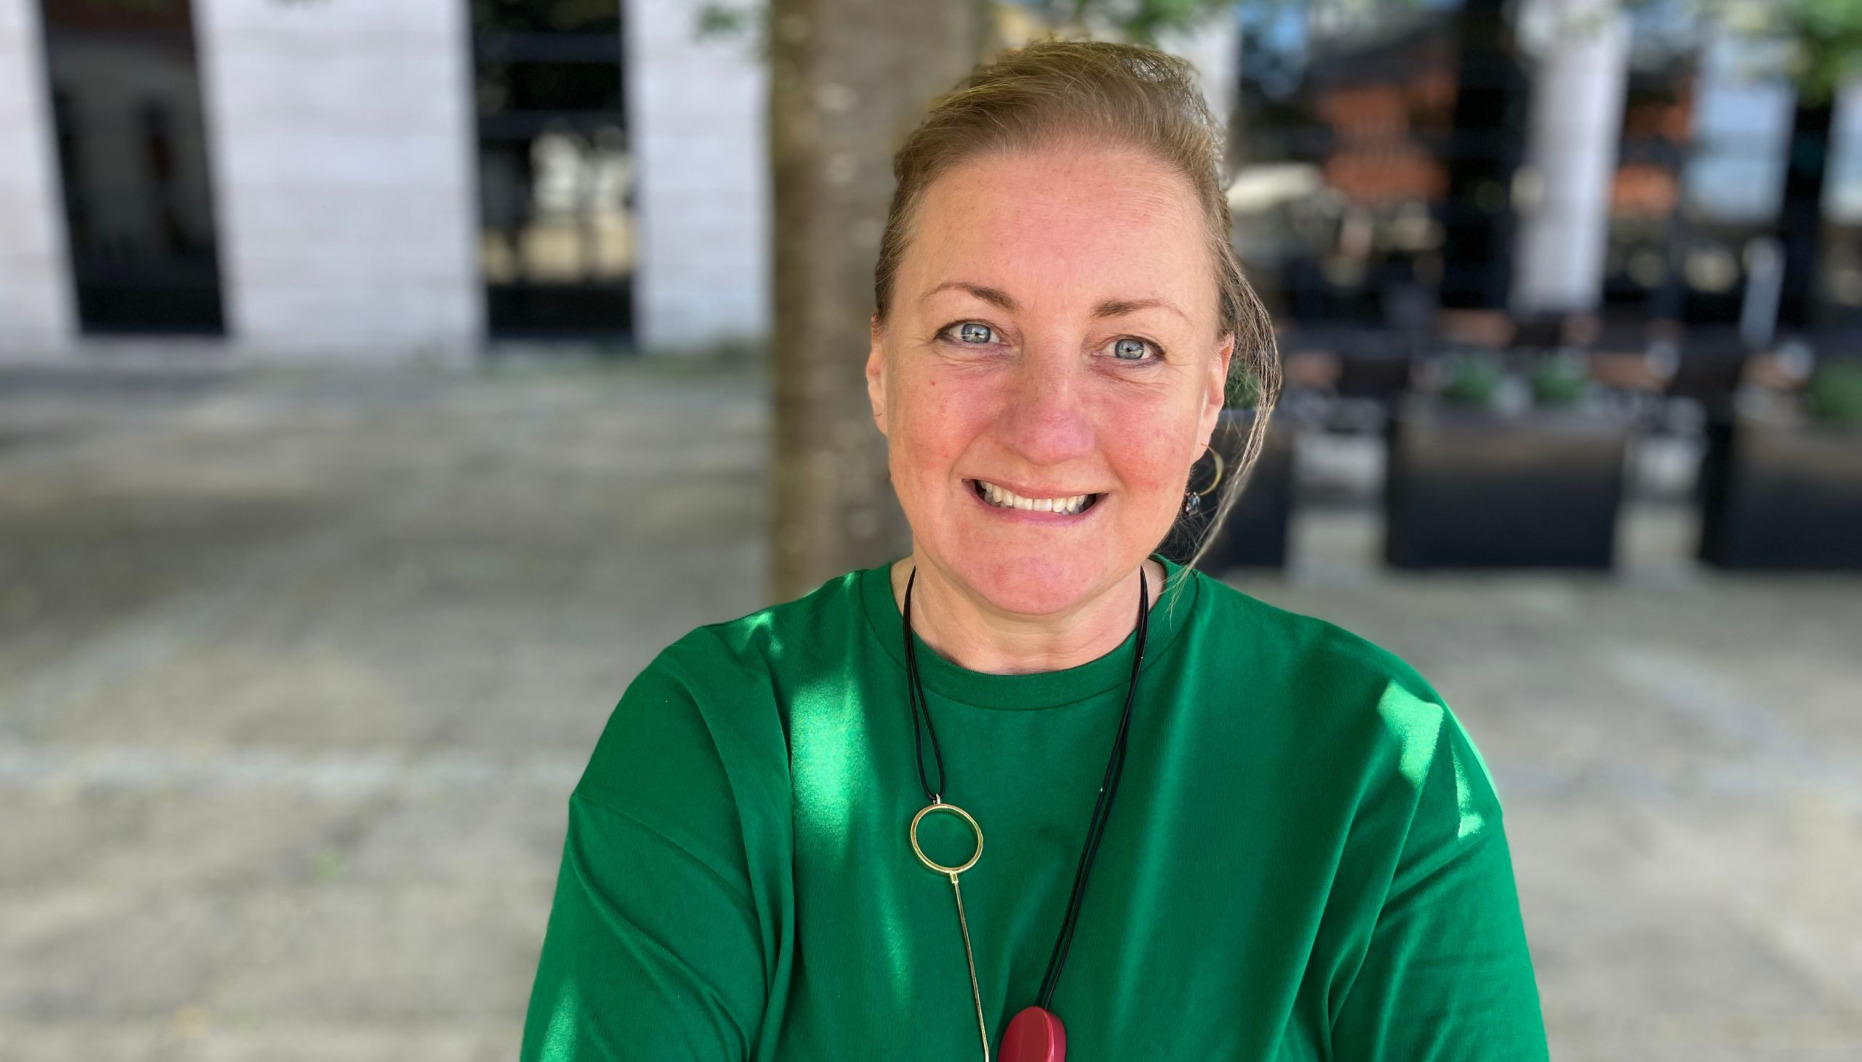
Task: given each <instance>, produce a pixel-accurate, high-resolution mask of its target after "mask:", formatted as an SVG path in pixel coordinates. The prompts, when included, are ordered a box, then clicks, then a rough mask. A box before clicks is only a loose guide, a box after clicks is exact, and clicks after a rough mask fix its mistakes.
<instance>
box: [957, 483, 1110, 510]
mask: <svg viewBox="0 0 1862 1062" xmlns="http://www.w3.org/2000/svg"><path fill="white" fill-rule="evenodd" d="M976 482H977V483H978V484H979V485H980V486H981V487H982V488H983V497H984V498H985V499H986V500H987V501H988V502H989V503H990V504H991V505H999V506H1001V507H1002V508H1004V509H1026V510H1028V511H1030V512H1037V513H1063V514H1066V515H1069V516H1070V515H1072V514H1074V513H1077V512H1079V511H1080V510H1082V509H1084V508H1086V503H1087V501H1089V500H1090V499H1091V498H1092V495H1091V494H1075V495H1074V496H1072V497H1071V498H1024V497H1022V496H1021V495H1019V494H1015V493H1013V492H1011V491H1008V490H1004V489H1003V488H1001V487H998V486H996V485H995V484H994V483H988V482H985V481H983V480H980V479H979V480H977V481H976Z"/></svg>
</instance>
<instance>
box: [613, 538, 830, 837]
mask: <svg viewBox="0 0 1862 1062" xmlns="http://www.w3.org/2000/svg"><path fill="white" fill-rule="evenodd" d="M860 575H861V573H860V572H858V571H854V572H848V573H846V574H844V575H840V576H836V577H835V578H833V579H830V580H828V581H826V582H824V583H822V584H821V585H820V586H819V587H817V588H816V589H814V590H812V591H810V592H809V593H807V594H805V595H803V596H801V597H799V598H796V599H794V600H791V601H786V602H783V603H780V604H776V605H771V606H768V607H766V608H761V609H758V610H756V611H754V612H750V613H746V614H745V615H742V616H738V617H736V618H734V619H730V620H724V621H721V622H717V623H709V624H705V625H702V626H699V627H695V628H693V629H692V630H690V631H688V632H686V633H685V634H684V635H682V636H680V637H679V638H678V639H677V640H675V641H674V642H673V643H672V644H670V645H668V646H666V647H665V648H664V649H661V650H660V651H659V653H658V654H656V655H655V656H654V657H653V659H652V660H651V661H650V662H648V664H647V665H646V667H644V668H642V669H641V671H640V673H639V674H637V675H636V676H634V678H633V679H632V681H630V682H629V683H628V685H627V688H626V689H625V690H624V691H623V692H622V694H621V697H620V700H619V703H617V704H616V705H615V706H614V709H613V711H612V712H611V713H610V714H609V717H608V721H607V724H606V726H605V727H604V728H603V730H602V733H601V736H600V738H599V739H598V741H597V742H596V745H595V749H594V752H593V754H592V755H591V756H590V759H589V764H588V767H587V769H586V770H585V772H584V773H583V776H582V780H581V782H580V784H579V786H578V790H579V791H580V792H582V793H583V795H584V796H586V797H589V798H591V799H598V800H599V799H604V798H605V799H608V800H611V801H612V800H618V799H622V798H623V797H624V796H625V797H626V798H629V799H643V798H644V794H643V793H641V792H640V790H641V789H643V788H644V786H643V785H641V784H640V780H642V779H647V778H653V777H660V776H668V775H670V776H676V777H662V781H665V782H667V783H668V787H667V791H670V792H680V791H684V790H688V789H689V788H690V786H691V783H692V782H693V781H694V780H695V779H702V778H705V777H707V776H709V777H711V778H712V779H713V780H714V781H715V782H717V783H719V784H722V783H725V782H728V783H730V784H731V786H732V787H733V788H738V789H743V788H746V787H760V786H762V785H765V784H770V783H771V782H772V778H771V777H770V776H774V775H778V774H781V773H782V772H783V771H785V770H786V766H785V765H786V762H787V752H788V740H787V734H786V730H785V726H786V724H785V722H784V720H783V719H782V717H781V714H780V712H779V710H778V708H777V696H776V693H777V689H778V687H779V686H780V685H782V684H783V683H784V682H785V681H789V680H791V678H792V676H794V675H796V674H798V673H803V672H806V671H807V670H808V669H809V668H811V667H814V666H822V665H826V664H831V662H832V661H831V659H830V657H831V655H832V654H831V653H830V652H828V651H827V649H828V647H831V646H833V645H841V646H845V645H846V642H847V637H848V636H849V635H850V631H849V630H848V628H850V627H851V625H852V624H855V623H857V622H862V619H861V617H860V615H859V611H858V610H859V608H860V598H859V589H860V581H859V580H860Z"/></svg>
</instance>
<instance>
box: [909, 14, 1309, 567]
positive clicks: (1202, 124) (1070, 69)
mask: <svg viewBox="0 0 1862 1062" xmlns="http://www.w3.org/2000/svg"><path fill="white" fill-rule="evenodd" d="M1070 139H1085V140H1088V141H1091V142H1097V143H1114V144H1123V145H1129V146H1131V147H1135V148H1137V149H1139V150H1141V151H1144V152H1146V153H1148V154H1150V155H1152V156H1153V157H1155V158H1156V159H1158V160H1159V161H1161V162H1163V163H1164V164H1165V165H1166V166H1168V167H1170V168H1171V169H1174V170H1176V171H1177V172H1179V173H1181V174H1182V175H1183V176H1184V177H1185V178H1187V179H1188V180H1189V182H1190V184H1191V186H1192V187H1193V188H1194V189H1195V192H1196V198H1197V201H1198V203H1199V204H1200V206H1201V208H1202V215H1203V220H1204V222H1205V228H1206V230H1207V233H1208V244H1209V249H1210V254H1211V256H1212V258H1213V259H1214V263H1215V279H1216V286H1217V290H1218V293H1219V304H1218V305H1219V309H1218V322H1217V323H1218V326H1219V329H1220V332H1221V334H1224V335H1229V334H1232V335H1233V336H1234V337H1235V350H1234V353H1233V355H1232V356H1231V357H1230V359H1229V365H1228V373H1229V381H1230V382H1239V381H1242V380H1245V379H1246V377H1247V376H1249V375H1252V376H1253V378H1254V379H1253V383H1254V384H1256V385H1257V390H1258V394H1259V396H1260V397H1259V400H1258V402H1257V404H1256V407H1255V409H1256V412H1255V416H1254V417H1252V418H1251V419H1250V420H1249V425H1248V430H1247V441H1246V445H1245V446H1244V448H1243V450H1242V456H1241V459H1240V461H1239V462H1238V464H1239V466H1240V467H1237V468H1231V469H1229V470H1228V473H1227V475H1225V476H1224V477H1223V481H1224V482H1223V484H1221V491H1220V494H1219V496H1218V498H1217V501H1216V510H1215V515H1214V518H1213V519H1212V520H1211V521H1210V523H1209V526H1208V527H1207V528H1206V529H1205V530H1204V532H1203V534H1202V540H1201V541H1200V542H1199V543H1198V544H1197V548H1196V551H1195V553H1194V554H1193V555H1192V556H1191V557H1190V558H1189V561H1188V562H1187V563H1186V564H1185V565H1184V571H1185V572H1187V571H1189V570H1190V569H1193V568H1194V567H1195V566H1196V564H1197V562H1198V561H1200V560H1201V559H1202V555H1203V553H1204V552H1205V551H1207V549H1208V548H1209V544H1210V542H1211V541H1213V540H1214V538H1215V536H1216V533H1217V532H1218V531H1219V530H1220V529H1221V527H1222V524H1223V521H1224V520H1225V519H1226V518H1227V516H1228V511H1229V509H1231V508H1232V507H1233V506H1234V503H1235V499H1236V498H1237V497H1238V496H1239V495H1240V492H1241V488H1242V486H1243V485H1244V484H1245V482H1246V480H1247V477H1248V474H1249V473H1250V472H1251V471H1252V470H1253V468H1254V465H1255V463H1256V461H1257V460H1258V459H1259V457H1260V453H1261V448H1262V446H1263V444H1264V443H1265V441H1266V437H1267V422H1268V418H1269V416H1270V414H1271V413H1272V411H1273V407H1274V404H1275V402H1277V401H1278V400H1279V397H1280V355H1279V351H1278V348H1277V347H1276V345H1275V343H1274V328H1273V322H1272V321H1271V320H1270V319H1269V317H1268V315H1267V310H1266V308H1265V307H1263V306H1262V305H1261V300H1260V298H1259V297H1258V296H1257V295H1255V293H1254V288H1253V287H1252V286H1251V285H1250V284H1249V283H1248V280H1247V277H1245V276H1244V275H1243V274H1242V271H1241V262H1240V260H1239V259H1238V258H1237V257H1236V255H1235V246H1234V243H1233V240H1232V236H1231V229H1230V224H1231V223H1230V219H1229V210H1228V196H1227V192H1226V188H1227V182H1226V181H1225V180H1224V179H1223V166H1222V160H1223V155H1224V152H1223V144H1224V141H1225V139H1226V138H1225V136H1224V133H1223V130H1222V128H1221V126H1220V124H1219V123H1218V122H1217V121H1216V119H1215V116H1214V114H1212V113H1211V112H1210V110H1209V105H1208V103H1207V102H1205V101H1204V99H1203V94H1202V88H1201V86H1200V85H1199V84H1198V79H1197V76H1196V70H1195V68H1194V67H1192V66H1191V65H1190V64H1189V63H1188V62H1186V61H1184V60H1182V59H1179V58H1177V57H1175V56H1172V55H1169V54H1166V53H1164V52H1160V51H1158V50H1156V49H1154V48H1145V47H1141V46H1138V45H1132V44H1112V43H1107V42H1103V41H1059V40H1055V41H1042V42H1040V43H1036V44H1030V45H1028V46H1027V47H1025V48H1017V49H1013V50H1010V51H1007V52H1004V53H1003V54H1002V55H1001V56H1000V57H998V58H997V59H996V60H995V61H994V62H992V63H989V64H987V65H983V66H979V67H977V68H976V69H975V70H974V71H972V72H971V74H970V75H969V76H968V77H966V78H964V79H963V80H962V81H961V82H959V83H958V84H957V86H956V87H955V88H953V89H952V90H951V91H950V92H948V93H946V94H944V95H943V96H941V97H939V98H938V99H937V100H935V101H933V103H932V104H931V107H930V110H929V111H928V113H926V115H925V117H924V120H923V121H922V122H920V123H919V125H918V127H917V128H916V129H914V130H912V132H911V134H910V135H908V136H907V137H906V138H905V142H904V143H903V144H902V145H901V146H900V147H899V150H898V152H897V154H895V155H894V156H893V159H892V173H893V177H894V178H895V179H896V182H897V183H896V185H895V187H894V188H893V192H892V205H891V208H890V209H889V210H888V211H887V214H886V229H885V234H884V236H883V237H882V239H881V240H880V245H879V263H878V265H877V266H876V267H875V269H874V271H873V281H874V283H873V288H874V292H873V293H874V301H875V311H874V313H875V317H876V318H877V319H878V320H879V321H881V322H884V321H885V319H886V312H887V310H888V309H889V307H890V305H891V302H892V289H893V284H894V282H895V280H896V279H897V276H898V268H899V259H900V258H901V256H902V255H903V254H904V250H905V244H906V241H907V239H908V238H909V236H910V229H911V222H912V217H913V215H914V213H915V211H916V210H917V207H918V204H919V202H920V201H921V200H922V199H923V198H924V194H925V190H926V189H927V188H929V187H930V185H931V183H932V182H933V181H935V180H936V179H937V178H938V177H939V176H940V175H942V174H943V173H944V172H946V171H947V170H949V169H951V168H952V167H953V166H955V165H957V164H958V163H960V162H963V161H965V160H966V159H969V158H972V157H975V156H978V155H987V154H996V153H1004V152H1009V151H1013V150H1016V149H1025V148H1030V147H1040V146H1045V145H1050V144H1053V143H1056V142H1061V141H1065V140H1070Z"/></svg>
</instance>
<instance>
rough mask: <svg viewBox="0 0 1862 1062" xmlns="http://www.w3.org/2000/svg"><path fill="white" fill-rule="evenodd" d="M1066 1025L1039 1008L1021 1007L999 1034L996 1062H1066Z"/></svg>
mask: <svg viewBox="0 0 1862 1062" xmlns="http://www.w3.org/2000/svg"><path fill="white" fill-rule="evenodd" d="M1066 1059H1067V1027H1066V1026H1065V1025H1062V1024H1061V1023H1060V1019H1059V1018H1056V1017H1054V1015H1053V1014H1052V1013H1050V1012H1049V1011H1047V1010H1044V1009H1042V1008H1040V1007H1023V1008H1022V1011H1021V1013H1020V1014H1017V1015H1015V1017H1014V1019H1013V1020H1012V1021H1010V1022H1009V1031H1008V1032H1005V1033H1003V1034H1002V1050H1001V1051H999V1052H997V1053H996V1062H1066Z"/></svg>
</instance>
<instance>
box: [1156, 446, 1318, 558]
mask: <svg viewBox="0 0 1862 1062" xmlns="http://www.w3.org/2000/svg"><path fill="white" fill-rule="evenodd" d="M1253 417H1254V414H1253V412H1252V411H1251V410H1223V411H1222V423H1221V424H1220V425H1218V426H1217V428H1216V431H1215V435H1214V437H1212V438H1211V439H1210V445H1211V446H1213V447H1214V448H1215V449H1216V451H1217V452H1218V453H1220V454H1221V455H1222V461H1223V464H1224V467H1225V468H1226V470H1227V471H1226V472H1225V473H1224V475H1225V476H1227V475H1232V474H1234V473H1235V471H1236V470H1237V469H1238V468H1239V467H1240V465H1241V451H1242V449H1243V447H1245V446H1246V445H1247V439H1248V436H1247V433H1248V428H1249V425H1250V423H1251V421H1252V420H1253ZM1295 434H1296V428H1295V427H1294V426H1292V425H1289V424H1287V423H1285V422H1284V420H1283V417H1282V415H1281V414H1279V413H1275V414H1274V415H1273V416H1272V417H1271V418H1270V419H1269V422H1268V425H1267V439H1266V441H1265V443H1264V444H1263V445H1262V447H1261V456H1260V458H1259V459H1258V460H1256V462H1255V465H1254V469H1253V471H1251V472H1250V473H1249V476H1248V482H1247V484H1246V486H1245V487H1244V489H1243V490H1242V493H1241V496H1240V497H1239V498H1237V499H1235V504H1234V506H1233V507H1232V508H1230V509H1229V512H1228V517H1227V519H1225V520H1223V521H1222V526H1221V527H1220V528H1219V529H1218V530H1217V531H1216V536H1215V541H1214V542H1213V543H1212V544H1211V545H1210V546H1209V552H1207V553H1205V554H1203V559H1202V563H1201V564H1200V565H1198V567H1200V568H1202V569H1203V570H1204V571H1207V572H1210V573H1212V574H1217V575H1219V574H1221V573H1222V572H1225V571H1227V570H1228V569H1230V568H1284V567H1285V566H1286V563H1287V525H1288V523H1289V521H1290V519H1291V515H1292V512H1293V439H1294V436H1295ZM1213 472H1214V463H1213V462H1209V461H1205V462H1204V463H1203V464H1201V465H1198V466H1197V469H1196V474H1195V475H1194V476H1193V477H1192V479H1191V482H1192V485H1194V486H1198V487H1201V486H1205V485H1206V484H1207V483H1208V479H1207V477H1208V476H1209V475H1211V474H1213ZM1233 485H1234V484H1233V483H1232V482H1229V483H1224V484H1222V485H1221V486H1222V488H1223V489H1228V488H1231V487H1233ZM1217 493H1220V492H1219V491H1218V492H1217ZM1214 499H1215V494H1210V495H1208V496H1207V497H1205V498H1204V499H1203V500H1204V502H1206V503H1208V507H1206V508H1205V509H1204V510H1203V512H1202V514H1201V515H1200V516H1198V517H1183V518H1180V519H1179V520H1178V521H1177V526H1176V527H1174V528H1172V529H1171V532H1170V537H1169V538H1167V539H1165V540H1164V544H1163V546H1162V547H1161V548H1160V552H1162V553H1163V554H1164V555H1165V556H1167V557H1169V558H1170V559H1171V560H1173V561H1176V562H1177V563H1179V564H1182V563H1185V562H1187V561H1188V560H1189V557H1190V555H1191V554H1192V553H1194V552H1195V551H1196V547H1197V545H1198V543H1200V542H1201V541H1202V538H1203V535H1204V534H1205V532H1206V531H1207V529H1208V526H1209V520H1210V517H1211V516H1212V515H1213V512H1212V509H1213V503H1214Z"/></svg>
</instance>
